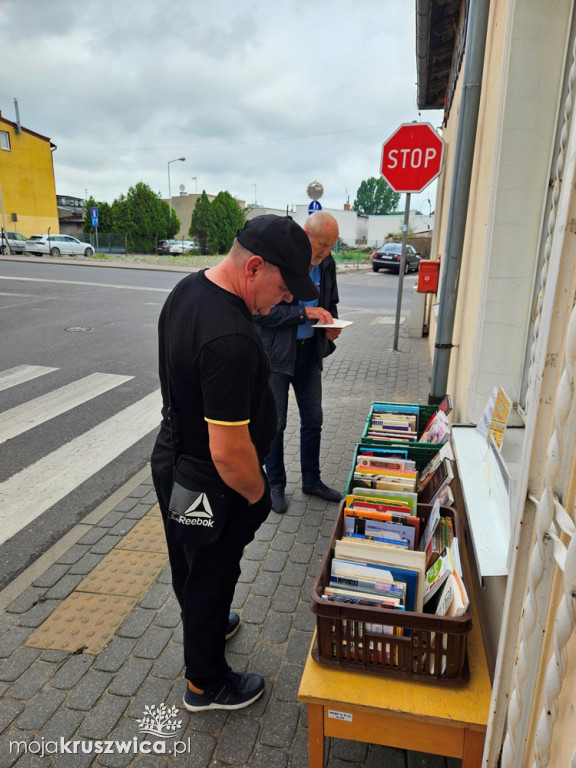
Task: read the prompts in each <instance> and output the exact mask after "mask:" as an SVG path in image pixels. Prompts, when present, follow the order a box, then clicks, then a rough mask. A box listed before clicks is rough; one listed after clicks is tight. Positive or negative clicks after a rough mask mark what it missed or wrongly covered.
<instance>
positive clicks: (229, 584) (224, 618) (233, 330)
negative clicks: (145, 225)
mask: <svg viewBox="0 0 576 768" xmlns="http://www.w3.org/2000/svg"><path fill="white" fill-rule="evenodd" d="M310 257H311V248H310V241H309V239H308V237H307V236H306V234H305V232H304V231H303V229H302V228H301V227H300V226H298V224H296V222H294V221H293V220H292V219H291V218H290V217H288V216H274V215H266V216H258V217H256V218H254V219H252V220H250V221H248V222H247V223H246V225H245V227H244V229H242V230H241V231H239V233H238V235H237V238H236V240H235V242H234V245H233V246H232V249H231V250H230V252H229V253H228V255H227V256H226V257H225V258H224V259H223V261H221V262H220V263H219V264H218V265H217V266H215V267H212V268H210V269H208V270H203V271H201V272H198V273H194V274H191V275H189V276H187V277H185V278H184V279H183V280H182V281H181V282H180V283H178V285H177V286H176V287H175V288H174V289H173V291H172V292H171V294H170V296H169V297H168V299H167V301H166V304H165V305H164V308H163V309H162V312H161V315H160V321H159V370H160V383H161V389H162V398H163V409H162V416H163V418H162V424H161V427H160V432H159V434H158V437H157V439H156V443H155V446H154V450H153V453H152V476H153V481H154V487H155V489H156V493H157V496H158V501H159V504H160V509H161V512H162V517H163V521H164V528H165V533H166V540H167V544H168V553H169V558H170V565H171V569H172V583H173V587H174V592H175V594H176V597H177V599H178V601H179V603H180V607H181V615H182V623H183V630H184V661H185V665H186V678H187V681H188V683H187V688H186V692H185V695H184V706H185V707H186V709H187V710H189V711H190V712H198V711H201V710H205V709H240V708H242V707H245V706H247V705H249V704H251V703H252V702H253V701H255V700H256V699H257V698H258V697H259V696H260V695H261V694H262V692H263V690H264V680H263V679H262V677H260V675H256V674H245V673H238V672H234V671H232V670H231V669H230V668H229V666H228V664H227V663H226V658H225V642H226V639H227V638H228V637H230V636H231V635H232V634H233V633H234V632H235V630H236V629H237V628H238V623H239V616H238V615H237V614H236V613H234V612H230V607H231V604H232V599H233V596H234V590H235V587H236V583H237V581H238V577H239V575H240V560H241V557H242V552H243V550H244V548H245V547H246V545H247V544H248V543H249V542H250V541H252V539H253V538H254V535H255V533H256V531H257V529H258V528H259V526H260V525H261V524H262V522H263V521H264V520H265V519H266V517H267V515H268V513H269V511H270V506H271V500H270V491H269V485H268V482H267V478H266V476H265V474H264V472H263V470H262V465H263V462H264V457H265V456H266V453H267V452H268V448H269V445H270V442H271V440H272V439H273V437H274V434H275V431H276V421H277V417H276V409H275V404H274V396H273V394H272V391H271V389H270V387H269V374H270V367H269V363H268V358H267V355H266V352H265V350H264V347H263V345H262V342H261V341H260V338H259V336H258V334H257V332H256V329H255V327H254V322H253V315H256V314H259V315H262V316H265V315H266V314H267V313H268V312H269V311H270V309H271V307H272V306H274V305H275V304H277V303H278V302H279V301H282V300H284V301H291V300H292V297H293V296H297V297H300V298H302V299H305V300H311V299H314V297H315V296H316V289H315V287H314V284H313V283H312V281H311V280H310V276H309V269H310ZM175 468H176V470H175ZM184 469H185V470H186V472H187V473H188V476H187V477H186V478H185V479H184V480H183V481H181V482H180V481H178V482H177V481H176V479H177V478H179V477H181V472H183V471H184ZM179 473H180V474H179ZM183 489H184V490H183ZM182 492H189V493H191V494H192V498H193V499H194V502H193V503H191V504H189V503H188V501H186V502H185V504H184V507H183V508H182V507H181V506H180V507H179V504H180V502H181V500H182ZM215 510H217V511H218V516H217V518H216V516H214V518H213V517H212V513H213V512H215ZM220 512H224V513H225V514H224V518H222V517H221V515H220ZM199 516H200V517H199ZM222 519H224V520H225V522H224V523H223V526H222V530H221V532H220V533H219V536H218V538H217V539H216V541H212V540H210V541H208V543H207V542H206V541H203V540H202V536H203V535H204V533H205V531H204V530H203V529H202V525H205V524H206V521H207V520H208V522H209V523H210V525H212V523H215V524H218V522H219V521H221V520H222ZM202 521H204V522H202ZM215 527H216V525H215Z"/></svg>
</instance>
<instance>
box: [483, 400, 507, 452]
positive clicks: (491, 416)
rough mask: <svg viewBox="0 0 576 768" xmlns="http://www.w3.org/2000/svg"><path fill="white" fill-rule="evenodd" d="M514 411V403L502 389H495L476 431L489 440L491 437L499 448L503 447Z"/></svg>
mask: <svg viewBox="0 0 576 768" xmlns="http://www.w3.org/2000/svg"><path fill="white" fill-rule="evenodd" d="M511 410H512V401H511V400H510V398H509V397H508V395H507V394H506V392H504V390H503V389H502V387H494V389H493V390H492V394H491V395H490V398H489V400H488V402H487V403H486V407H485V408H484V412H483V413H482V416H481V418H480V421H479V422H478V424H477V426H476V430H477V431H478V432H479V433H480V434H481V435H482V437H484V439H485V440H488V436H490V437H491V438H492V439H493V440H494V442H495V443H496V445H497V447H498V448H501V447H502V440H503V438H504V430H505V429H506V424H507V422H508V417H509V416H510V411H511Z"/></svg>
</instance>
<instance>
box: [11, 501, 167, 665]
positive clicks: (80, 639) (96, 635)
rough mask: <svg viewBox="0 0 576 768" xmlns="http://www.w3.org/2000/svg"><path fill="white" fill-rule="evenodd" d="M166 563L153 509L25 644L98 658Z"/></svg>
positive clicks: (157, 513)
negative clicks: (94, 654)
mask: <svg viewBox="0 0 576 768" xmlns="http://www.w3.org/2000/svg"><path fill="white" fill-rule="evenodd" d="M167 562H168V557H167V551H166V543H165V540H164V529H163V526H162V518H161V516H160V511H159V509H158V506H157V505H156V506H154V507H153V508H152V509H151V510H150V512H148V514H147V515H146V516H145V517H143V518H142V520H140V521H139V522H138V523H137V524H136V525H135V526H134V528H132V530H131V531H130V532H129V533H128V534H127V535H126V536H125V537H124V538H123V539H122V540H121V541H120V542H119V543H118V544H117V545H116V547H114V549H113V550H112V551H111V552H109V553H108V554H107V555H106V557H104V558H103V559H102V560H101V561H100V563H99V564H98V565H97V566H96V568H94V570H93V571H92V572H91V573H89V574H88V575H87V576H86V578H85V579H83V580H82V581H81V582H80V584H79V585H78V586H77V587H76V589H75V590H74V592H72V593H71V594H70V595H69V596H68V597H67V598H66V599H65V600H63V601H62V603H61V604H60V605H59V606H58V608H56V610H55V611H54V612H53V613H52V614H51V615H50V616H49V617H48V618H47V619H46V621H45V622H44V623H43V624H41V625H40V626H39V627H38V628H37V629H36V630H35V631H34V632H33V633H32V635H31V636H30V637H29V638H28V640H27V641H26V645H29V646H32V647H34V648H46V649H58V650H62V651H71V652H72V653H83V652H85V653H99V652H100V651H101V650H103V649H104V648H105V647H106V645H107V644H108V642H109V641H110V640H111V639H112V637H113V636H114V632H115V631H116V630H117V629H118V627H119V626H120V624H122V622H123V621H124V620H125V619H126V618H127V617H128V616H129V614H130V612H131V611H132V609H133V608H134V607H135V605H137V603H138V600H139V599H140V597H142V596H143V595H144V594H145V593H146V591H147V590H148V589H149V588H150V586H151V585H152V584H153V582H154V581H155V579H156V578H157V577H158V575H159V574H160V572H161V571H162V569H163V568H164V566H165V565H166V564H167Z"/></svg>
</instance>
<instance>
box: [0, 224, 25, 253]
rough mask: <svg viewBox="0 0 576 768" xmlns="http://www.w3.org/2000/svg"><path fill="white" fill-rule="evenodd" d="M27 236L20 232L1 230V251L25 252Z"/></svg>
mask: <svg viewBox="0 0 576 768" xmlns="http://www.w3.org/2000/svg"><path fill="white" fill-rule="evenodd" d="M25 247H26V238H25V237H24V235H21V234H20V232H7V231H6V230H5V229H2V230H0V253H2V254H4V253H24V250H25Z"/></svg>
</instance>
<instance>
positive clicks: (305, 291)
mask: <svg viewBox="0 0 576 768" xmlns="http://www.w3.org/2000/svg"><path fill="white" fill-rule="evenodd" d="M236 239H237V240H238V242H239V243H240V245H241V246H243V247H244V248H246V249H247V250H248V251H250V252H251V253H254V254H255V255H257V256H261V257H262V258H263V259H264V261H267V262H268V263H269V264H274V266H276V267H278V269H279V270H280V274H281V275H282V278H283V280H284V282H285V283H286V287H287V288H288V290H289V291H290V293H291V294H292V295H293V296H294V297H295V298H296V299H300V300H302V301H313V300H314V299H317V298H318V291H317V290H316V286H315V285H314V283H313V282H312V280H311V279H310V261H311V259H312V247H311V245H310V240H309V239H308V235H307V234H306V232H304V230H303V229H302V227H301V226H300V225H299V224H296V222H295V221H294V219H292V218H291V217H290V216H277V215H276V214H274V213H266V214H264V215H263V216H255V217H254V218H253V219H248V221H247V222H246V224H245V225H244V228H243V229H240V230H238V234H237V235H236Z"/></svg>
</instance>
